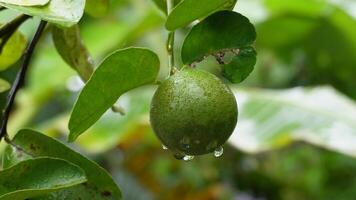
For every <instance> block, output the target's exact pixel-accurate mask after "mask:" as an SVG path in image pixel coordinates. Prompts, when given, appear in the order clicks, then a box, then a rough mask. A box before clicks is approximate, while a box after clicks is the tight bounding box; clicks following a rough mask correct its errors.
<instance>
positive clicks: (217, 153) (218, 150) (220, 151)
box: [214, 147, 224, 158]
mask: <svg viewBox="0 0 356 200" xmlns="http://www.w3.org/2000/svg"><path fill="white" fill-rule="evenodd" d="M223 153H224V149H223V148H222V147H218V148H216V149H215V151H214V156H215V157H217V158H218V157H220V156H222V155H223Z"/></svg>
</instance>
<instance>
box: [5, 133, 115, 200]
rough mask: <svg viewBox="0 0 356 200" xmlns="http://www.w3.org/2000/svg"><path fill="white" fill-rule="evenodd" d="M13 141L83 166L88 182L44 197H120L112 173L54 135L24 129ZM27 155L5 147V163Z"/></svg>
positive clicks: (37, 153) (102, 199) (108, 199)
mask: <svg viewBox="0 0 356 200" xmlns="http://www.w3.org/2000/svg"><path fill="white" fill-rule="evenodd" d="M13 143H14V144H16V145H17V146H19V147H21V148H22V149H23V150H24V151H26V152H28V153H29V154H31V155H32V156H34V157H42V156H49V157H55V158H60V159H64V160H67V161H69V162H71V163H74V164H75V165H78V166H79V167H81V168H82V169H83V170H84V172H85V174H86V177H87V179H88V181H87V182H86V183H85V184H81V185H78V186H76V187H73V188H69V189H66V190H62V191H58V192H55V193H52V194H51V195H50V196H49V197H48V198H45V199H80V198H81V199H93V200H96V199H100V200H117V199H121V192H120V190H119V188H118V187H117V185H116V184H115V182H114V180H112V178H111V177H110V175H109V174H108V173H107V172H106V171H105V170H104V169H103V168H101V167H100V166H99V165H97V164H96V163H94V162H93V161H90V160H88V159H87V158H85V157H84V156H82V155H80V154H79V153H77V152H75V151H73V150H71V149H70V148H68V147H66V146H65V145H64V144H61V143H60V142H58V141H56V140H55V139H53V138H50V137H48V136H45V135H43V134H41V133H38V132H35V131H32V130H21V131H20V132H19V133H18V134H17V135H16V136H15V138H14V139H13ZM25 159H28V156H25V155H24V154H23V152H20V151H18V150H16V149H14V148H12V147H10V146H8V147H7V148H6V150H5V156H4V158H3V166H4V167H9V166H12V165H14V164H16V163H18V162H19V161H21V160H25Z"/></svg>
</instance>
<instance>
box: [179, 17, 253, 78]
mask: <svg viewBox="0 0 356 200" xmlns="http://www.w3.org/2000/svg"><path fill="white" fill-rule="evenodd" d="M255 40H256V31H255V28H254V26H253V25H252V24H251V23H250V21H249V20H248V19H247V18H246V17H244V16H243V15H241V14H239V13H236V12H233V11H220V12H217V13H215V14H213V15H211V16H209V17H207V18H206V19H205V20H203V21H202V22H200V23H199V24H197V25H196V26H194V27H193V28H192V30H191V31H190V32H189V34H188V35H187V37H186V39H185V40H184V43H183V47H182V61H183V63H184V64H192V63H194V62H200V61H201V60H203V59H204V58H206V57H207V56H209V55H213V56H215V57H216V58H217V60H218V61H219V64H220V65H221V67H222V71H223V73H222V74H223V75H224V76H225V77H226V78H227V79H228V80H230V81H231V82H233V83H240V82H242V81H243V80H244V79H246V78H247V77H248V75H249V74H250V73H251V72H252V70H253V67H254V66H255V64H256V51H255V50H254V48H253V47H251V46H250V45H252V43H253V42H254V41H255ZM228 53H230V54H232V58H231V59H230V60H229V61H226V60H227V59H226V58H225V57H226V56H225V54H228Z"/></svg>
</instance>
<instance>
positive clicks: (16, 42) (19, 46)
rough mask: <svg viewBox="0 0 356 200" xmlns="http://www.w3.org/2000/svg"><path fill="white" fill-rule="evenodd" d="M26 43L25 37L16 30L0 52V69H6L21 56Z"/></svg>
mask: <svg viewBox="0 0 356 200" xmlns="http://www.w3.org/2000/svg"><path fill="white" fill-rule="evenodd" d="M0 41H1V39H0ZM26 44H27V39H26V37H25V36H24V35H23V34H22V33H20V32H18V31H16V32H15V33H14V34H13V35H12V36H11V37H10V39H9V40H8V41H7V42H6V44H5V46H4V47H3V49H2V52H1V53H0V71H2V70H5V69H7V68H8V67H10V66H11V65H13V64H14V63H15V62H16V61H17V60H18V59H20V58H21V56H22V54H23V52H24V50H25V48H26Z"/></svg>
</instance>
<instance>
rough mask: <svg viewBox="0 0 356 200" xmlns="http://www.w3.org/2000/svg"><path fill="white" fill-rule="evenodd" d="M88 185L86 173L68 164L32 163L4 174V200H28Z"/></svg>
mask: <svg viewBox="0 0 356 200" xmlns="http://www.w3.org/2000/svg"><path fill="white" fill-rule="evenodd" d="M22 153H23V154H25V153H24V152H22ZM84 182H86V178H85V173H84V171H83V170H82V169H80V168H79V167H78V166H76V165H73V164H71V163H69V162H67V161H65V160H61V159H55V158H36V159H29V160H26V161H22V162H19V163H18V164H16V165H14V166H12V167H10V168H7V169H5V170H3V171H1V172H0V199H1V200H15V199H19V200H20V199H28V198H31V197H37V196H42V195H45V194H48V193H50V192H54V191H57V190H62V189H65V188H69V187H73V186H75V185H78V184H81V183H84Z"/></svg>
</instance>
